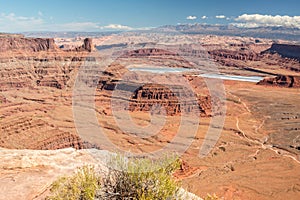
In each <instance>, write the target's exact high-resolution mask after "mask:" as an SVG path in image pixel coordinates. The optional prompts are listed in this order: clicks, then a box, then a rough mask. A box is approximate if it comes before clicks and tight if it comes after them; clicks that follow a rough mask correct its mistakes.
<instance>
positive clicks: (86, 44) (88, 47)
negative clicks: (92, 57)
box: [75, 38, 95, 52]
mask: <svg viewBox="0 0 300 200" xmlns="http://www.w3.org/2000/svg"><path fill="white" fill-rule="evenodd" d="M94 48H95V47H94V45H93V40H92V38H85V39H84V41H83V45H82V46H80V47H77V48H75V51H88V52H91V51H93V50H94Z"/></svg>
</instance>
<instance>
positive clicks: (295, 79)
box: [258, 75, 300, 88]
mask: <svg viewBox="0 0 300 200" xmlns="http://www.w3.org/2000/svg"><path fill="white" fill-rule="evenodd" d="M258 85H269V86H276V87H288V88H300V76H284V75H279V76H276V77H273V78H265V79H263V80H262V81H260V82H258Z"/></svg>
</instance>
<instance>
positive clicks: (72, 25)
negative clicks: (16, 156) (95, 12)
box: [0, 12, 153, 32]
mask: <svg viewBox="0 0 300 200" xmlns="http://www.w3.org/2000/svg"><path fill="white" fill-rule="evenodd" d="M37 14H38V17H28V16H18V15H16V14H15V13H9V14H6V13H0V29H1V31H3V32H26V31H99V30H121V31H128V30H149V29H151V28H153V27H138V28H132V27H130V26H125V25H121V24H108V25H100V24H99V23H96V22H91V21H85V22H67V23H59V24H58V23H54V18H53V17H46V16H45V15H43V13H42V12H38V13H37Z"/></svg>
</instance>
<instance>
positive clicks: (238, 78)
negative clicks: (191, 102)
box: [128, 67, 264, 83]
mask: <svg viewBox="0 0 300 200" xmlns="http://www.w3.org/2000/svg"><path fill="white" fill-rule="evenodd" d="M128 70H129V71H142V72H149V73H159V74H162V73H180V72H197V70H194V69H187V68H169V67H129V68H128ZM199 76H201V77H203V78H214V79H223V80H233V81H246V82H253V83H257V82H259V81H261V80H263V79H264V77H261V76H237V75H227V74H214V73H204V74H203V73H200V72H199Z"/></svg>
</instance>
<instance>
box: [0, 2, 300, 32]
mask: <svg viewBox="0 0 300 200" xmlns="http://www.w3.org/2000/svg"><path fill="white" fill-rule="evenodd" d="M299 2H300V1H299V0H207V1H205V0H202V1H201V0H181V1H179V0H85V1H83V0H82V1H79V0H72V1H71V0H27V1H25V0H10V1H8V0H0V32H22V31H49V30H52V31H71V30H74V31H104V30H133V29H143V28H149V27H158V26H162V25H176V24H178V23H208V24H236V25H238V26H246V27H255V26H262V25H264V24H267V25H268V26H291V27H298V25H299V27H300V18H299V17H298V16H300V3H299ZM276 15H277V18H273V17H275V16H276Z"/></svg>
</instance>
